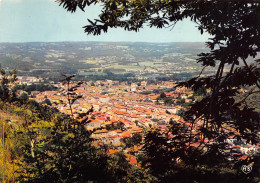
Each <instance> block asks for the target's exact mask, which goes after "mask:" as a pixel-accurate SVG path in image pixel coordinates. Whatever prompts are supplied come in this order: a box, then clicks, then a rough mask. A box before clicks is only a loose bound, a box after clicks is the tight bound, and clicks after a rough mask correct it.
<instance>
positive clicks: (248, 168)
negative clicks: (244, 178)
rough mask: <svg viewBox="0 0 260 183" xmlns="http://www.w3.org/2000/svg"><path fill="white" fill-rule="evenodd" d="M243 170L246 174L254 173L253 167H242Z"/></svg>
mask: <svg viewBox="0 0 260 183" xmlns="http://www.w3.org/2000/svg"><path fill="white" fill-rule="evenodd" d="M241 170H242V172H243V173H244V174H249V173H250V172H251V171H252V166H250V165H242V166H241Z"/></svg>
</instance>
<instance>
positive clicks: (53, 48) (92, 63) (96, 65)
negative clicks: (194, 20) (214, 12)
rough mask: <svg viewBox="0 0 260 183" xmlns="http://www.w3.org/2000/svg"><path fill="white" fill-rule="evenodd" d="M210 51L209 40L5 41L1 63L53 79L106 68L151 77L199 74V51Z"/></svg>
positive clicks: (1, 45)
mask: <svg viewBox="0 0 260 183" xmlns="http://www.w3.org/2000/svg"><path fill="white" fill-rule="evenodd" d="M207 51H208V48H207V47H206V45H205V43H196V42H191V43H186V42H183V43H177V42H176V43H142V42H137V43H132V42H50V43H45V42H35V43H1V44H0V63H1V64H2V66H3V67H4V68H6V69H13V68H17V69H18V70H19V74H20V75H30V76H42V77H50V78H51V79H53V78H57V77H59V76H60V73H68V74H72V73H73V74H78V75H82V76H84V77H86V76H87V75H89V73H90V75H95V74H97V73H104V71H111V72H113V73H115V74H125V73H132V74H134V75H135V76H137V77H143V78H150V77H158V76H160V77H166V76H169V75H172V74H175V73H177V74H179V73H195V74H197V73H199V72H200V69H201V66H200V64H197V63H196V58H197V54H199V53H201V52H207ZM208 72H210V71H208Z"/></svg>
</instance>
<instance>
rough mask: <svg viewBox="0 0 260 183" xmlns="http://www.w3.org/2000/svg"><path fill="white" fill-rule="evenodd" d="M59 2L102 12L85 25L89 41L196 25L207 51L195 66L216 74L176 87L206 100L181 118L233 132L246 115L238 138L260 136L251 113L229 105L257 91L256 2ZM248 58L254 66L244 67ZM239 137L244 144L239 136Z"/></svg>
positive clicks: (259, 15) (259, 10)
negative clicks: (113, 31)
mask: <svg viewBox="0 0 260 183" xmlns="http://www.w3.org/2000/svg"><path fill="white" fill-rule="evenodd" d="M58 2H59V3H60V5H62V6H63V7H64V8H65V9H66V10H67V11H70V12H75V11H76V10H77V8H79V9H81V10H83V11H85V10H87V8H86V7H87V6H90V5H99V6H101V7H102V11H101V12H100V14H99V16H98V18H97V19H94V20H88V25H86V26H85V27H84V29H85V32H86V33H87V34H93V35H100V34H101V33H102V32H107V31H109V28H118V27H121V28H123V29H125V30H127V31H139V29H141V28H143V27H144V26H150V27H157V28H169V27H173V26H174V25H175V23H176V22H178V21H182V20H183V19H185V18H188V19H190V20H191V21H193V22H195V23H196V24H197V25H198V26H197V27H198V30H199V31H200V32H201V34H203V33H204V32H207V33H209V34H210V35H211V38H210V39H209V41H208V42H206V46H207V47H209V48H210V51H209V52H206V53H198V58H197V62H198V63H201V64H202V65H203V66H204V67H217V69H216V73H215V74H214V75H212V76H206V77H200V76H198V77H196V78H193V79H191V80H189V81H187V82H182V83H180V84H179V86H180V87H181V86H185V87H190V88H192V89H193V90H198V89H200V88H204V87H205V88H207V89H208V90H209V92H208V94H209V95H208V96H207V98H205V99H204V100H201V101H198V102H197V103H195V104H194V105H193V106H191V108H190V110H189V111H188V112H187V113H186V117H187V119H194V117H195V118H196V120H199V119H200V120H203V119H204V118H206V119H207V120H206V121H207V123H210V124H211V125H213V126H215V127H216V129H215V130H216V131H219V129H221V127H222V125H223V124H224V123H225V122H227V121H230V120H232V121H233V122H234V124H235V126H236V128H240V127H241V125H242V126H243V125H244V122H243V123H242V122H241V120H242V119H241V118H243V115H242V114H243V113H244V112H245V110H246V111H247V112H249V113H248V114H249V115H248V117H249V118H248V123H252V126H251V125H249V126H243V127H241V128H240V129H241V131H240V132H241V134H244V132H248V131H250V132H252V133H253V132H254V131H255V130H256V129H258V130H259V121H260V119H259V115H258V117H257V116H255V113H254V112H253V110H247V109H246V108H244V107H243V106H244V104H243V103H239V102H237V101H234V99H233V98H234V96H236V95H237V94H239V93H241V89H244V88H245V87H250V86H256V87H258V90H259V89H260V74H259V73H260V67H259V62H258V61H257V58H258V57H257V55H258V52H259V51H260V5H259V3H258V2H256V1H252V2H228V1H216V0H214V1H201V0H197V1H174V0H165V1H150V0H135V1H132V0H108V1H107V0H99V1H97V0H96V1H85V0H78V1H69V0H59V1H58ZM249 58H251V60H252V59H255V61H253V62H249V63H248V60H249ZM202 72H203V71H202ZM242 101H243V100H242ZM243 102H244V101H243ZM200 106H201V108H200ZM238 106H240V107H238ZM195 111H198V112H195ZM239 114H241V115H239ZM242 121H243V120H242ZM219 135H220V134H219ZM243 137H244V138H249V137H248V136H244V135H243ZM250 138H251V137H250ZM251 140H252V139H251ZM255 140H256V139H254V141H255Z"/></svg>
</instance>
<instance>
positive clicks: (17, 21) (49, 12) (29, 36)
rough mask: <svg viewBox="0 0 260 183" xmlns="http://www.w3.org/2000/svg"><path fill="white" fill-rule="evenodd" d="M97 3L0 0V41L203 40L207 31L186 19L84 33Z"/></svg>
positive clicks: (206, 37)
mask: <svg viewBox="0 0 260 183" xmlns="http://www.w3.org/2000/svg"><path fill="white" fill-rule="evenodd" d="M100 10H101V7H100V6H91V7H87V9H86V10H85V12H82V11H81V10H80V9H78V11H77V12H76V13H70V12H67V11H66V10H65V9H63V7H62V6H59V4H58V3H57V2H55V1H54V0H0V42H61V41H107V42H205V41H207V40H208V38H209V35H208V34H204V35H201V34H200V32H199V31H198V29H197V27H196V24H195V23H193V22H190V21H189V20H184V21H182V22H178V23H177V24H176V25H175V27H174V28H173V29H171V28H168V29H167V28H163V29H156V28H149V27H148V26H145V27H144V28H143V29H141V30H140V31H139V32H137V33H136V32H129V31H125V30H123V29H119V28H116V29H110V30H108V32H107V33H104V34H102V35H99V36H93V35H87V34H86V33H84V29H83V28H82V27H83V26H85V25H87V23H88V22H87V19H88V18H89V19H94V18H97V15H98V13H99V12H100Z"/></svg>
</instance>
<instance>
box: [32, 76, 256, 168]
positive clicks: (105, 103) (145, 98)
mask: <svg viewBox="0 0 260 183" xmlns="http://www.w3.org/2000/svg"><path fill="white" fill-rule="evenodd" d="M175 85H176V84H175V83H174V82H163V83H160V84H150V85H147V82H145V81H144V82H141V84H136V83H132V84H130V85H129V84H128V83H124V82H121V83H119V82H117V81H111V80H108V81H96V82H89V83H84V84H83V85H81V86H80V87H78V88H77V90H76V91H75V92H76V94H77V95H80V96H82V98H79V99H78V100H76V101H75V102H74V103H73V105H72V108H73V113H74V115H75V116H76V117H77V115H78V114H81V113H84V112H87V111H88V110H89V109H91V108H93V112H92V113H91V114H90V115H89V116H88V117H89V119H90V122H89V123H87V124H86V125H85V127H86V129H87V130H92V131H93V133H92V138H93V139H95V143H102V144H108V145H110V144H111V145H113V147H116V149H117V150H120V149H122V147H123V143H122V142H123V140H124V139H126V138H130V137H132V136H133V135H134V134H140V135H143V133H144V129H146V128H147V127H150V126H153V127H158V128H160V129H161V130H165V129H166V128H167V125H168V124H169V122H170V121H176V122H178V123H182V124H184V125H186V126H187V127H190V126H191V125H192V124H191V123H188V122H186V121H184V120H183V119H182V118H181V117H180V116H179V115H178V114H179V113H178V112H179V111H180V110H183V107H182V106H181V105H178V101H179V100H185V102H186V103H187V102H192V100H194V99H192V98H191V96H192V92H191V91H190V90H188V89H187V88H176V89H175V90H173V91H170V92H164V94H165V96H166V97H168V98H171V99H172V100H173V101H174V103H175V104H173V105H170V106H165V105H162V104H160V103H158V98H159V97H160V96H161V93H153V92H151V93H150V94H140V93H143V91H152V90H156V89H167V88H172V87H174V86H175ZM55 86H56V87H58V88H60V91H64V92H59V91H44V92H39V91H32V92H31V95H30V97H32V98H33V99H34V100H36V101H37V102H39V103H43V104H45V105H52V107H56V108H57V109H58V110H59V111H61V112H63V113H65V114H71V111H70V108H69V106H68V105H65V104H68V99H67V95H66V90H67V86H66V85H62V84H61V83H58V84H55ZM46 99H48V100H49V101H50V102H49V103H46ZM198 124H199V123H198ZM193 128H194V132H193V133H194V134H195V133H197V132H196V128H197V127H196V126H194V127H193ZM229 143H231V142H229ZM193 145H194V146H198V145H199V142H198V143H197V144H193ZM233 146H234V147H235V146H237V144H236V145H234V144H233V145H232V147H233ZM254 148H256V149H254V150H257V147H254ZM123 149H124V150H125V151H124V152H125V153H126V154H128V153H129V151H135V150H136V152H138V150H139V149H140V147H135V148H133V149H134V150H133V149H129V148H123ZM251 149H252V146H251V145H247V144H244V145H240V146H239V150H240V152H241V153H242V155H245V156H247V155H248V152H250V150H251ZM117 150H115V149H114V150H113V152H114V153H115V151H117ZM110 153H111V154H113V153H112V152H110ZM242 157H243V156H242ZM243 158H244V157H243ZM129 160H131V161H133V162H134V163H133V164H138V163H137V162H136V159H135V158H134V157H132V156H130V155H129Z"/></svg>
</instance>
